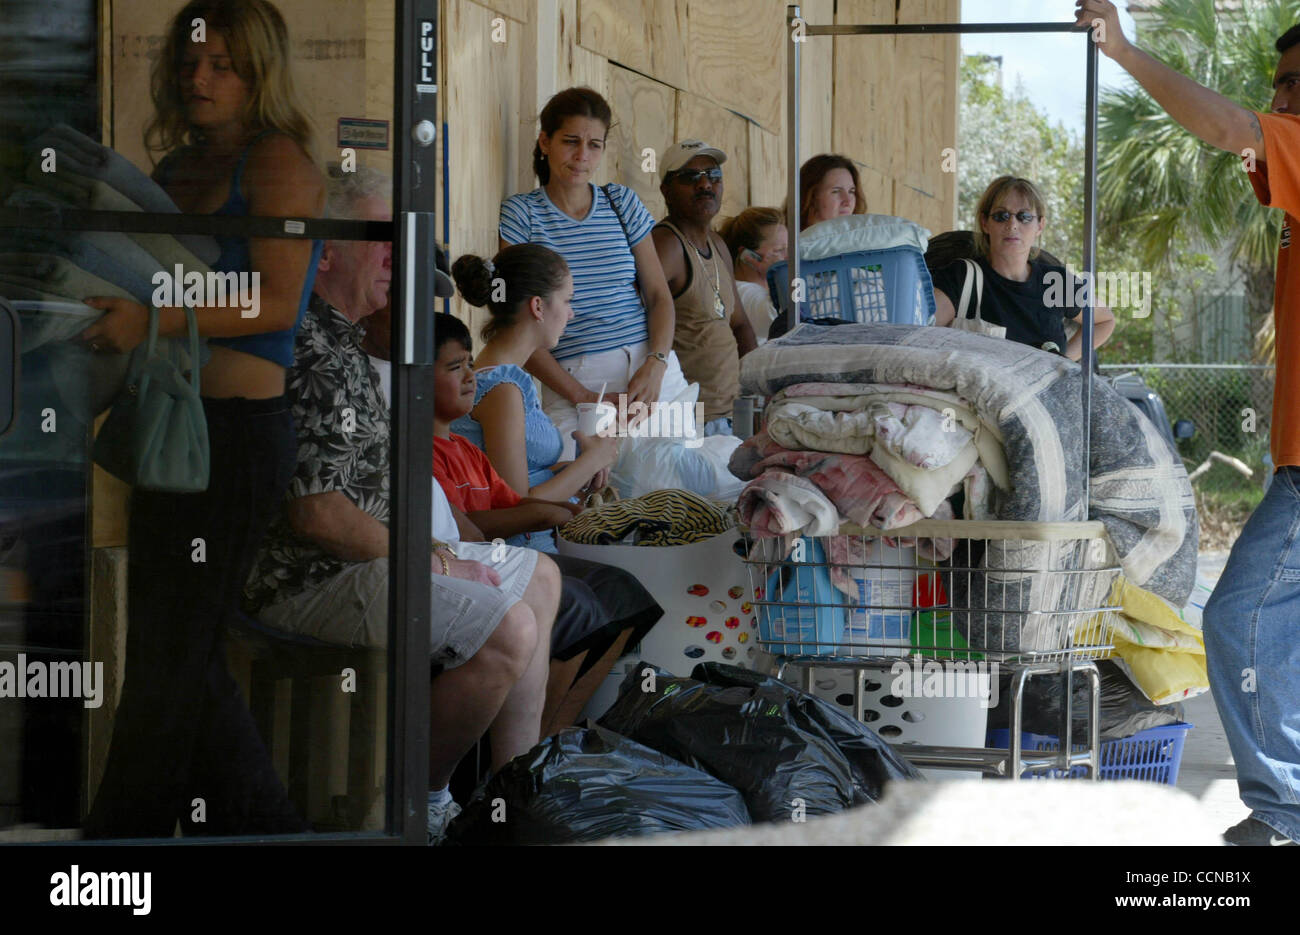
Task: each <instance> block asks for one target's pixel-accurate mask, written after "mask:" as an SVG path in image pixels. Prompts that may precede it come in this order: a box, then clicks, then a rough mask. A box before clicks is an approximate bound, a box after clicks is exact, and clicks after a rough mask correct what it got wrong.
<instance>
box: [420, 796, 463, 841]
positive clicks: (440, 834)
mask: <svg viewBox="0 0 1300 935" xmlns="http://www.w3.org/2000/svg"><path fill="white" fill-rule="evenodd" d="M427 814H428V818H427V819H426V823H425V830H426V831H427V832H428V840H427V842H426V843H427V844H428V845H429V846H430V847H433V846H435V845H437V844H441V843H442V839H443V838H445V837H446V836H447V826H448V825H449V824H451V820H452V819H453V818H455V817H456V816H457V815H459V814H460V806H459V805H457V804H456V800H455V799H448V800H447V801H445V802H440V803H438V804H437V805H430V806H429V807H428V813H427Z"/></svg>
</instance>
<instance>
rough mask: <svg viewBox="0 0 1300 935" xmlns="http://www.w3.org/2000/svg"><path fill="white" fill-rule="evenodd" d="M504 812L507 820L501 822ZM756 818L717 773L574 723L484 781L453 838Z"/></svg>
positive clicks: (594, 835)
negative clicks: (717, 776) (494, 817)
mask: <svg viewBox="0 0 1300 935" xmlns="http://www.w3.org/2000/svg"><path fill="white" fill-rule="evenodd" d="M498 799H499V800H500V802H496V800H498ZM494 803H495V804H494ZM494 814H495V815H496V816H498V817H501V816H504V820H498V821H493V816H494ZM746 824H749V813H748V812H747V811H746V810H745V802H744V799H743V798H742V797H741V795H740V793H739V792H737V791H736V790H735V789H732V788H731V787H730V786H727V785H724V784H723V783H721V782H718V780H716V779H714V778H713V777H712V776H710V775H708V774H707V773H702V772H700V771H699V770H697V769H692V768H691V767H689V766H686V765H685V764H683V763H680V762H678V761H677V760H674V759H673V758H672V757H669V756H666V755H664V754H662V753H657V752H655V751H654V750H651V749H649V748H648V747H644V746H642V745H641V744H639V743H636V742H634V741H632V740H629V739H628V738H626V737H620V736H619V735H618V734H616V733H614V732H613V731H610V730H605V729H603V728H600V727H591V728H581V727H570V728H567V729H565V730H562V731H560V732H559V733H558V734H556V735H555V736H553V737H548V738H547V739H545V740H543V741H542V742H541V743H539V744H538V745H537V746H535V747H533V749H531V750H529V751H528V752H527V753H525V754H523V755H521V756H517V757H515V758H514V759H513V760H511V761H510V762H509V763H507V764H506V765H505V767H504V768H503V769H502V770H501V771H500V772H498V773H497V774H496V775H495V776H493V777H492V778H491V779H489V780H488V782H487V783H486V784H485V785H484V786H481V787H480V788H479V790H478V791H477V792H476V793H475V794H474V797H473V799H471V800H470V802H469V804H468V805H466V806H465V810H464V811H463V812H461V814H460V815H459V816H457V817H456V818H455V820H453V821H452V823H451V825H450V826H449V827H448V829H447V840H448V843H450V844H467V845H468V844H572V843H575V842H579V841H599V840H602V839H604V838H613V837H631V836H634V835H642V834H657V833H659V832H663V831H702V830H705V829H708V828H732V827H735V826H736V825H746Z"/></svg>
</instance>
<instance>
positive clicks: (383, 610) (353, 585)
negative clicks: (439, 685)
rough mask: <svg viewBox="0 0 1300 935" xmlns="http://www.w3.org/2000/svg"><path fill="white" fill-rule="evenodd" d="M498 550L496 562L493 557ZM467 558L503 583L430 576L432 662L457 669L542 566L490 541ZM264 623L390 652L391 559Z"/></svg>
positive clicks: (528, 552) (297, 598)
mask: <svg viewBox="0 0 1300 935" xmlns="http://www.w3.org/2000/svg"><path fill="white" fill-rule="evenodd" d="M494 551H496V560H494V559H493V553H494ZM456 552H457V554H458V555H460V557H461V558H465V559H470V560H472V561H476V562H482V563H483V564H484V565H487V566H489V567H490V568H492V569H493V570H494V571H495V572H496V573H497V574H498V575H500V577H501V586H500V587H499V588H496V587H492V586H491V585H487V584H481V583H480V582H477V581H465V580H463V579H461V578H449V577H447V576H445V575H441V574H432V573H431V574H430V575H429V586H430V588H431V590H432V607H433V614H432V619H431V622H430V632H429V658H430V661H431V662H432V663H434V664H435V665H438V666H441V667H442V668H446V669H452V668H455V667H456V666H458V665H460V664H461V663H463V662H465V661H466V660H467V659H469V658H470V657H471V656H473V655H474V654H475V653H476V652H478V651H479V650H480V649H481V648H482V647H483V644H484V643H486V642H487V641H488V637H490V636H491V635H492V633H493V631H494V630H496V628H497V625H498V624H499V623H501V618H502V617H504V616H505V615H506V611H508V610H509V609H510V608H511V607H513V606H514V605H515V604H517V603H519V602H520V601H521V600H522V599H523V596H524V591H525V590H526V589H527V588H528V582H530V581H531V580H532V578H533V570H534V569H535V568H536V567H537V552H536V551H534V550H533V549H520V548H515V547H513V546H502V547H501V549H500V550H499V551H498V550H495V548H494V546H493V545H492V543H490V542H464V543H461V545H460V546H459V547H458V548H457V550H456ZM257 619H258V620H259V621H261V622H262V623H264V624H266V625H267V626H270V627H275V628H276V629H279V630H285V631H286V632H289V633H295V634H298V635H299V636H310V637H313V638H314V639H318V640H320V641H322V642H325V643H333V644H335V645H339V646H352V647H356V646H366V647H372V648H375V649H383V648H385V647H386V646H387V645H388V559H387V558H376V559H373V560H372V561H369V562H358V563H357V564H355V565H351V566H349V567H347V568H345V569H344V570H343V571H341V572H339V573H338V574H337V575H334V576H333V577H332V578H329V579H327V580H325V581H321V582H318V583H317V584H315V585H312V586H310V587H308V588H307V589H305V590H304V591H302V592H301V593H300V594H295V595H294V596H293V597H291V598H288V599H287V600H283V601H279V602H277V603H275V604H271V605H269V606H267V607H265V608H264V609H263V610H262V611H260V612H259V613H258V614H257Z"/></svg>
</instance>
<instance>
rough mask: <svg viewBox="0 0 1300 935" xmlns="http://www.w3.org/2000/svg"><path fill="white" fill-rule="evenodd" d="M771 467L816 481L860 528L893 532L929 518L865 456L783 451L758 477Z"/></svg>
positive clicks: (758, 470) (759, 466) (757, 469)
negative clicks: (897, 528) (865, 527)
mask: <svg viewBox="0 0 1300 935" xmlns="http://www.w3.org/2000/svg"><path fill="white" fill-rule="evenodd" d="M769 468H785V469H786V470H788V471H793V472H794V473H795V474H798V475H799V476H800V477H803V478H805V479H807V480H810V481H812V482H813V484H815V485H816V487H817V489H818V490H820V491H821V492H822V493H824V494H825V495H826V498H827V499H828V500H830V502H831V503H832V504H834V505H835V509H836V510H838V511H839V514H840V516H841V517H842V518H843V519H845V520H847V521H849V522H851V523H857V524H858V525H859V526H875V527H876V528H878V529H893V528H894V527H896V526H906V525H907V524H908V523H914V522H916V521H917V520H918V519H924V518H925V514H923V513H922V512H921V510H920V509H918V508H917V506H916V504H915V503H913V502H912V501H911V500H909V499H908V497H907V495H906V494H905V493H903V492H902V491H901V490H899V489H898V485H897V484H895V483H894V481H893V480H892V479H891V478H890V477H889V475H888V474H886V473H885V472H884V471H882V470H881V469H880V468H879V467H877V466H876V465H875V464H873V463H872V461H871V459H869V458H864V457H863V456H861V455H842V454H826V453H823V452H819V451H787V450H785V449H780V450H778V451H777V452H776V453H774V454H771V455H769V456H768V457H766V458H764V459H763V460H762V461H760V462H758V464H757V465H756V466H755V474H762V473H763V472H764V471H767V470H768V469H769Z"/></svg>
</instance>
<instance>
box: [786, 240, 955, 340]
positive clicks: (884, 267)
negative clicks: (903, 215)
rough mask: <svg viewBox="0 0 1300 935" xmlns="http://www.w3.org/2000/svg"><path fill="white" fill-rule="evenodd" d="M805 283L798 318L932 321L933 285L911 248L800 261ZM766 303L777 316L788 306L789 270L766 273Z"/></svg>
mask: <svg viewBox="0 0 1300 935" xmlns="http://www.w3.org/2000/svg"><path fill="white" fill-rule="evenodd" d="M799 275H800V276H801V277H802V278H803V280H804V283H805V288H804V297H805V298H804V300H803V301H801V302H800V303H799V320H800V321H807V320H809V319H812V318H839V319H841V320H843V321H852V322H890V323H893V324H898V325H926V324H929V323H930V322H932V321H933V320H934V283H933V282H932V281H931V279H930V271H929V270H928V269H926V266H925V257H924V256H923V255H922V253H921V251H920V250H918V249H916V248H915V247H908V246H902V247H890V248H889V249H887V250H860V251H857V252H855V253H843V254H840V255H838V256H832V257H826V258H824V259H821V260H802V261H801V262H800V263H799ZM767 281H768V289H769V291H770V292H771V294H772V302H773V304H774V305H775V306H776V308H777V310H778V311H779V312H780V313H781V314H785V313H786V312H787V311H788V310H789V307H790V304H791V296H790V269H789V265H788V264H786V263H776V264H774V265H773V266H772V267H771V268H770V269H769V270H768V272H767Z"/></svg>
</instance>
